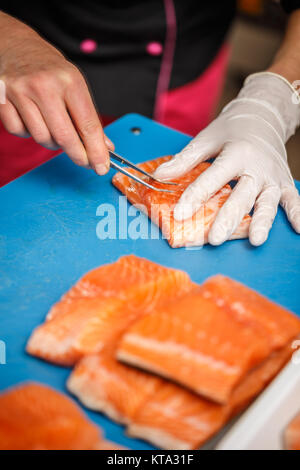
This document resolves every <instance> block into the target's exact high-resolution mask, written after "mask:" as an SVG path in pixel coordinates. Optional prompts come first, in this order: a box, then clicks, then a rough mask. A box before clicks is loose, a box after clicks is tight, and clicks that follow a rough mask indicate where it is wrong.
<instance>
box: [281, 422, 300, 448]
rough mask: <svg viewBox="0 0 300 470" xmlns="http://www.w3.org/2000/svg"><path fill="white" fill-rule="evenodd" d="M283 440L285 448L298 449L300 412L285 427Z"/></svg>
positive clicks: (299, 444)
mask: <svg viewBox="0 0 300 470" xmlns="http://www.w3.org/2000/svg"><path fill="white" fill-rule="evenodd" d="M284 441H285V448H286V449H287V450H300V413H299V414H298V415H297V416H296V417H295V418H294V419H293V420H292V421H291V422H290V424H289V425H288V427H287V428H286V430H285V433H284Z"/></svg>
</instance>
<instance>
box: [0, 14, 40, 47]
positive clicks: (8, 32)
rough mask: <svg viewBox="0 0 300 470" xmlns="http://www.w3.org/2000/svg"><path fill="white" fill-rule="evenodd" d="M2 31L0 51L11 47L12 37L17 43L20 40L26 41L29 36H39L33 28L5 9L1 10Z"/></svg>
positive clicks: (0, 24) (0, 29)
mask: <svg viewBox="0 0 300 470" xmlns="http://www.w3.org/2000/svg"><path fill="white" fill-rule="evenodd" d="M0 33H1V41H0V53H1V52H5V51H7V50H9V49H10V47H11V41H12V38H13V39H14V43H15V42H16V41H18V40H19V41H24V40H26V38H27V37H34V36H36V37H38V34H37V33H36V32H35V31H34V30H33V29H32V28H30V27H29V26H27V25H26V24H24V23H22V22H21V21H19V20H17V19H16V18H14V17H13V16H10V15H7V14H6V13H4V12H3V11H0Z"/></svg>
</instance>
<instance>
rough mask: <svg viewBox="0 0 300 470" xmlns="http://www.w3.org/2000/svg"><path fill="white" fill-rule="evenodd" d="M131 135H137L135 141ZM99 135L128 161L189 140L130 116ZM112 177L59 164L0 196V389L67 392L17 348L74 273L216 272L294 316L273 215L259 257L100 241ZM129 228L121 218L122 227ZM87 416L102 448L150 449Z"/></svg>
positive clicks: (280, 232)
mask: <svg viewBox="0 0 300 470" xmlns="http://www.w3.org/2000/svg"><path fill="white" fill-rule="evenodd" d="M133 128H140V134H136V133H134V132H133V131H132V129H133ZM106 133H107V135H108V136H109V137H110V138H111V139H112V140H113V141H114V142H115V144H116V151H117V152H118V153H120V154H122V155H124V156H125V157H127V158H128V159H130V160H132V161H133V162H142V161H145V160H148V159H152V158H155V157H158V156H161V155H165V154H173V153H175V152H178V151H179V150H180V149H181V148H182V147H183V146H184V145H186V144H187V143H188V142H189V140H190V137H188V136H186V135H184V134H181V133H179V132H176V131H174V130H171V129H169V128H167V127H164V126H161V125H159V124H156V123H154V122H153V121H151V120H149V119H146V118H144V117H142V116H139V115H137V114H129V115H127V116H124V117H123V118H121V119H119V120H118V121H116V122H114V123H113V124H111V125H110V126H108V127H107V128H106ZM112 173H113V172H112V171H111V172H110V173H109V174H108V175H106V176H104V177H99V176H97V175H95V174H94V172H92V171H91V170H85V169H82V168H79V167H77V166H75V165H74V164H73V163H72V162H71V161H70V160H69V158H68V157H67V156H66V155H60V156H58V157H56V158H55V159H53V160H52V161H50V162H48V163H46V164H44V165H42V166H40V167H39V168H37V169H35V170H34V171H31V172H30V173H27V174H26V175H24V176H23V177H21V178H19V179H17V180H15V181H14V182H12V183H10V184H8V185H6V186H4V187H3V188H1V189H0V220H1V234H0V263H1V264H0V312H1V314H0V315H1V317H0V340H2V341H4V342H5V345H6V364H2V365H1V364H0V388H1V389H4V388H6V387H8V386H11V385H14V384H17V383H19V382H22V381H25V380H28V379H29V380H36V381H39V382H43V383H46V384H49V385H51V386H52V387H55V388H57V389H59V390H62V391H64V392H66V389H65V382H66V379H67V377H68V375H69V373H70V370H69V369H67V368H62V367H57V366H54V365H51V364H48V363H46V362H43V361H40V360H38V359H35V358H33V357H30V356H28V355H26V354H25V353H24V348H25V344H26V341H27V339H28V337H29V335H30V333H31V332H32V330H33V329H34V328H35V327H36V326H37V325H38V324H39V323H41V322H43V320H44V318H45V315H46V313H47V311H48V310H49V308H50V307H51V305H53V303H54V302H56V301H57V300H58V299H59V298H60V296H61V295H62V294H63V293H64V292H65V291H66V290H68V289H69V287H70V286H71V285H72V284H73V283H74V282H75V281H76V280H77V279H78V278H79V277H80V276H81V275H82V274H84V273H85V272H86V271H88V270H90V269H92V268H94V267H96V266H99V265H101V264H104V263H111V262H113V261H115V260H117V259H118V258H119V256H121V255H124V254H129V253H134V254H136V255H138V256H143V257H146V258H148V259H150V260H152V261H156V262H158V263H161V264H163V265H166V266H172V267H174V268H179V269H183V270H185V271H187V272H188V273H189V274H190V276H191V277H192V279H193V280H194V281H196V282H199V283H201V282H202V281H203V280H204V279H206V278H207V277H208V276H211V275H213V274H216V273H223V274H227V275H228V276H231V277H232V278H234V279H237V280H239V281H241V282H244V283H245V284H247V285H248V286H250V287H252V288H254V289H256V290H257V291H259V292H261V293H262V294H264V295H266V296H268V297H269V298H271V299H272V300H274V301H275V302H278V303H280V304H281V305H283V306H285V307H287V308H289V309H291V310H292V311H294V312H296V313H297V314H300V284H299V261H300V237H299V236H297V235H296V234H295V233H294V231H293V230H292V229H291V228H290V226H289V224H288V223H287V221H286V218H285V215H284V213H283V212H282V211H281V209H280V210H279V213H278V215H277V217H276V220H275V223H274V227H273V229H272V232H271V234H270V238H269V240H268V242H267V243H266V244H265V245H263V246H262V247H259V248H254V247H252V246H251V245H250V244H249V242H248V240H236V241H231V242H228V243H225V244H224V245H222V246H219V247H213V246H205V247H203V248H202V249H199V250H187V249H184V248H180V249H172V248H170V247H169V245H168V243H167V242H166V241H165V240H164V239H152V240H145V239H136V240H132V239H106V240H100V239H99V238H98V237H97V235H96V227H97V224H98V223H99V221H100V220H103V218H101V217H100V215H99V212H98V215H97V208H98V206H99V205H101V204H104V203H106V204H112V205H113V206H114V207H115V208H116V209H117V212H118V204H119V196H120V193H119V192H118V191H117V189H116V188H114V187H113V186H112V184H111V177H112ZM297 186H298V188H299V187H300V184H299V183H297ZM101 207H102V208H103V206H101ZM128 207H129V206H128ZM125 208H126V204H125ZM100 212H101V210H100ZM143 217H144V216H143ZM132 220H134V217H132V216H129V218H128V223H130V222H131V221H132ZM147 223H148V224H149V225H148V227H149V228H150V222H147ZM123 229H124V227H123ZM98 230H99V227H98ZM0 345H2V346H3V343H0ZM0 349H1V348H0ZM2 353H3V351H2ZM0 362H1V355H0ZM2 362H3V354H2ZM87 414H88V415H89V416H90V418H91V419H92V420H94V421H95V422H96V423H97V424H99V425H100V426H101V427H102V428H104V430H105V434H106V436H107V438H108V439H112V440H114V441H115V442H117V443H120V444H122V445H124V446H127V447H129V448H132V449H151V448H152V447H150V446H149V445H148V444H146V443H144V442H143V441H139V440H133V439H130V438H127V437H126V436H125V433H124V428H122V427H121V426H119V425H117V424H115V423H113V422H112V421H110V420H109V419H107V418H105V417H104V416H102V415H101V414H97V413H94V412H90V411H87Z"/></svg>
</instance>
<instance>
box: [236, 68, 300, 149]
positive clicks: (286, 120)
mask: <svg viewBox="0 0 300 470" xmlns="http://www.w3.org/2000/svg"><path fill="white" fill-rule="evenodd" d="M238 98H242V99H250V100H254V101H255V102H256V103H259V104H261V105H262V106H265V107H266V108H268V109H269V110H270V111H271V112H272V113H273V115H274V117H276V119H277V121H278V123H279V124H280V127H281V129H282V132H283V134H282V138H283V141H284V142H286V141H287V140H288V139H289V138H290V137H291V135H293V134H294V133H295V130H296V128H297V127H299V125H300V104H299V103H300V101H299V100H297V95H296V91H295V89H294V88H293V86H292V85H291V83H290V82H289V81H288V80H287V79H286V78H285V77H284V76H282V75H279V74H277V73H275V72H271V71H265V72H259V73H254V74H252V75H250V76H249V77H247V78H246V80H245V83H244V86H243V88H242V90H241V92H240V93H239V95H238Z"/></svg>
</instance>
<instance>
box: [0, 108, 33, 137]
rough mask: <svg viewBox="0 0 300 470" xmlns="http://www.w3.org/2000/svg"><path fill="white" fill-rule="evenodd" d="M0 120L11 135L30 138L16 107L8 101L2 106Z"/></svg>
mask: <svg viewBox="0 0 300 470" xmlns="http://www.w3.org/2000/svg"><path fill="white" fill-rule="evenodd" d="M0 120H1V121H2V123H3V126H4V128H5V129H6V130H7V132H9V133H10V134H13V135H16V136H18V137H29V133H28V131H27V129H26V127H25V125H24V122H23V121H22V119H21V117H20V115H19V113H18V111H17V110H16V108H15V106H14V105H13V104H12V103H11V102H10V101H9V100H6V103H5V104H1V105H0Z"/></svg>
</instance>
